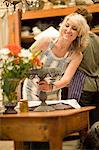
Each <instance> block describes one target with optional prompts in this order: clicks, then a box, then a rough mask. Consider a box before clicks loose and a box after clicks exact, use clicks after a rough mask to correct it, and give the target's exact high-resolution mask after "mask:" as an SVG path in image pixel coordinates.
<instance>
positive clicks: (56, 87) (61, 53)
mask: <svg viewBox="0 0 99 150" xmlns="http://www.w3.org/2000/svg"><path fill="white" fill-rule="evenodd" d="M88 31H89V26H88V24H87V22H86V20H85V19H84V17H83V16H82V15H80V14H77V13H73V14H70V15H68V16H66V17H65V18H64V20H63V22H62V23H61V24H60V28H59V33H60V35H59V37H58V38H57V39H53V38H51V37H45V38H43V39H40V40H38V41H36V42H35V43H34V44H33V45H32V46H31V47H30V49H31V50H32V51H33V53H35V51H37V50H41V55H40V60H41V62H42V63H43V67H49V68H60V69H61V74H62V76H61V78H60V79H59V80H54V81H53V82H47V81H39V79H36V80H34V79H33V80H30V79H26V80H25V81H24V85H23V99H28V100H39V98H38V96H37V95H39V91H46V92H47V95H48V97H47V100H48V99H50V100H51V99H54V100H55V99H57V100H58V99H60V98H61V95H60V89H61V88H63V87H65V86H68V85H69V83H70V81H71V79H72V77H73V76H74V74H75V72H76V70H77V68H78V66H79V64H80V63H81V61H82V58H83V54H82V49H83V48H85V47H86V46H87V44H88ZM32 48H33V49H32ZM37 81H38V82H37Z"/></svg>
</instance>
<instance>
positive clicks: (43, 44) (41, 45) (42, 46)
mask: <svg viewBox="0 0 99 150" xmlns="http://www.w3.org/2000/svg"><path fill="white" fill-rule="evenodd" d="M50 40H51V39H50V38H49V37H43V38H41V39H39V40H37V41H35V42H34V43H33V44H32V45H31V47H30V48H29V49H30V50H31V51H32V52H33V53H35V52H36V51H38V50H40V51H42V52H44V51H45V50H46V49H47V47H48V44H49V41H50Z"/></svg>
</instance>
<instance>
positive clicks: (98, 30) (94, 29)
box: [91, 28, 99, 33]
mask: <svg viewBox="0 0 99 150" xmlns="http://www.w3.org/2000/svg"><path fill="white" fill-rule="evenodd" d="M91 31H92V32H94V33H99V28H98V29H97V28H93V29H91Z"/></svg>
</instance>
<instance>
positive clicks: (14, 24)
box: [9, 3, 99, 45]
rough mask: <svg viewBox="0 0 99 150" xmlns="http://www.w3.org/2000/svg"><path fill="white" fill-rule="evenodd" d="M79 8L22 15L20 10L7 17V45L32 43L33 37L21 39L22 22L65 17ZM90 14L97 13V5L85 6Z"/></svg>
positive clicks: (54, 9)
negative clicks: (23, 42)
mask: <svg viewBox="0 0 99 150" xmlns="http://www.w3.org/2000/svg"><path fill="white" fill-rule="evenodd" d="M78 7H79V6H73V7H67V8H53V9H48V10H43V9H41V10H32V11H27V12H25V13H22V12H21V11H20V10H19V11H17V12H16V13H15V14H13V15H10V16H9V35H10V36H9V43H16V44H20V45H21V42H22V41H25V42H30V41H31V42H32V40H33V36H32V35H30V36H27V37H22V38H21V25H22V24H21V23H22V21H28V20H30V19H43V18H50V17H57V16H59V17H60V16H65V15H68V14H70V13H72V12H74V11H75V10H76V9H77V8H78ZM84 7H85V8H87V9H88V11H89V12H91V13H98V12H99V4H98V3H97V4H92V5H85V6H84ZM92 31H93V32H95V33H99V29H92Z"/></svg>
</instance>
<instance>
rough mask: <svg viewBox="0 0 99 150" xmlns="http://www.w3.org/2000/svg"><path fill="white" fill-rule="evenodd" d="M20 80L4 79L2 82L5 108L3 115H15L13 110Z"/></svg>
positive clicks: (16, 100)
mask: <svg viewBox="0 0 99 150" xmlns="http://www.w3.org/2000/svg"><path fill="white" fill-rule="evenodd" d="M19 82H20V79H17V78H14V79H11V78H6V79H5V80H3V84H2V88H3V105H4V107H5V112H4V113H5V114H13V113H14V114H15V113H17V112H16V110H15V109H14V108H15V106H16V105H17V102H18V92H17V87H18V85H19Z"/></svg>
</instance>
